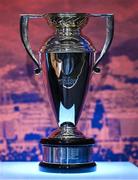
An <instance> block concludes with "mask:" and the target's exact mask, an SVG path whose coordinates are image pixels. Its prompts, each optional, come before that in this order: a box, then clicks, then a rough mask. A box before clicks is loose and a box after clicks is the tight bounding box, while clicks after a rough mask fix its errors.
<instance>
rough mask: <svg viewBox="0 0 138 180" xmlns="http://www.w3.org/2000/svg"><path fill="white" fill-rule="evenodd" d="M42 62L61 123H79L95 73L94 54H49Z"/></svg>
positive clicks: (44, 74) (46, 54)
mask: <svg viewBox="0 0 138 180" xmlns="http://www.w3.org/2000/svg"><path fill="white" fill-rule="evenodd" d="M43 56H46V58H43V59H42V69H43V79H44V81H46V80H45V79H48V82H49V93H50V94H51V96H50V97H51V102H52V103H53V107H54V108H53V109H54V113H55V116H56V119H57V122H59V124H62V123H63V122H72V123H74V124H76V123H77V121H78V118H79V115H80V112H81V109H82V105H83V101H84V97H85V94H86V90H87V88H88V81H89V76H90V73H91V63H92V62H91V53H90V52H85V53H82V52H80V53H78V52H76V53H75V52H74V53H71V52H70V53H52V52H51V53H47V52H45V54H44V55H43Z"/></svg>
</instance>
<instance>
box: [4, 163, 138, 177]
mask: <svg viewBox="0 0 138 180" xmlns="http://www.w3.org/2000/svg"><path fill="white" fill-rule="evenodd" d="M55 178H56V180H57V179H60V180H62V179H66V180H67V179H70V180H73V179H75V180H76V179H85V180H86V179H91V180H98V179H100V180H118V179H119V180H125V179H127V180H129V179H131V180H132V179H133V180H138V168H137V167H136V166H134V165H133V164H131V163H129V162H99V163H97V171H95V172H89V173H84V174H82V173H80V174H79V173H77V174H60V173H59V174H55V173H46V172H41V171H39V169H38V163H37V162H0V180H7V179H8V180H16V179H18V180H26V179H27V180H41V179H45V180H49V179H54V180H55Z"/></svg>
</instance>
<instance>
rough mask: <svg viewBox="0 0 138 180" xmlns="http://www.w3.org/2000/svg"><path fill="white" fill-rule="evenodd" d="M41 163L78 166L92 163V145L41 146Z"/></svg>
mask: <svg viewBox="0 0 138 180" xmlns="http://www.w3.org/2000/svg"><path fill="white" fill-rule="evenodd" d="M43 162H46V163H53V164H55V163H59V164H78V163H80V164H81V163H89V162H92V145H82V146H79V145H78V146H43Z"/></svg>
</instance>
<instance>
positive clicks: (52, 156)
mask: <svg viewBox="0 0 138 180" xmlns="http://www.w3.org/2000/svg"><path fill="white" fill-rule="evenodd" d="M41 144H42V148H43V161H42V162H40V164H39V169H40V170H41V171H45V172H56V173H58V172H59V173H81V172H92V171H95V170H96V163H95V162H93V159H92V153H93V152H92V151H93V149H92V148H93V144H94V139H93V138H86V137H85V136H84V135H83V134H82V133H81V132H80V131H78V130H77V129H76V127H75V126H74V125H73V124H72V123H70V122H66V123H63V124H62V125H61V127H60V128H59V129H57V130H56V131H54V133H52V135H51V136H50V137H49V138H45V139H42V140H41Z"/></svg>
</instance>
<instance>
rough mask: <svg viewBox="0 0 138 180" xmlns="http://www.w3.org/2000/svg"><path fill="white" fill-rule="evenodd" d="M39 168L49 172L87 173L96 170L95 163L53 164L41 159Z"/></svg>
mask: <svg viewBox="0 0 138 180" xmlns="http://www.w3.org/2000/svg"><path fill="white" fill-rule="evenodd" d="M39 170H40V171H42V172H49V173H87V172H94V171H96V163H95V162H91V163H83V164H82V163H80V164H53V163H46V162H43V161H41V162H40V163H39Z"/></svg>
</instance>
